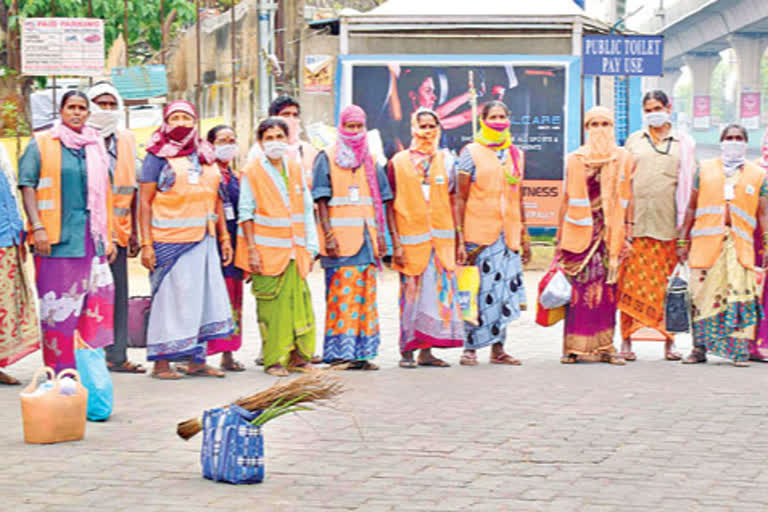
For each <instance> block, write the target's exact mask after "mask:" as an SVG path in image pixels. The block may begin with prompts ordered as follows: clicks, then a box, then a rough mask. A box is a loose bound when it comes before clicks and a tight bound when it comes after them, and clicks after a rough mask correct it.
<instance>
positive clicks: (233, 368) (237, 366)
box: [219, 359, 245, 372]
mask: <svg viewBox="0 0 768 512" xmlns="http://www.w3.org/2000/svg"><path fill="white" fill-rule="evenodd" d="M219 368H221V370H222V371H225V372H244V371H245V365H243V363H241V362H240V361H235V360H234V359H233V360H232V362H231V363H229V364H223V365H221V366H220V367H219Z"/></svg>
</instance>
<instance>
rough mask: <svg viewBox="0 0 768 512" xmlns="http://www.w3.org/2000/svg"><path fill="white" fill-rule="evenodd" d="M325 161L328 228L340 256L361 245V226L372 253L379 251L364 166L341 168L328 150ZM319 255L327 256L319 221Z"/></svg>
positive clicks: (352, 253) (348, 254)
mask: <svg viewBox="0 0 768 512" xmlns="http://www.w3.org/2000/svg"><path fill="white" fill-rule="evenodd" d="M328 161H329V163H330V167H331V198H330V200H329V201H328V215H329V221H330V224H331V229H332V230H333V234H334V236H335V238H336V243H338V244H339V256H340V257H342V258H344V257H348V256H354V255H355V254H357V253H358V251H359V250H360V248H361V247H362V246H363V241H364V237H363V228H364V227H365V228H366V229H367V230H368V236H369V237H370V239H371V243H372V244H373V246H372V247H373V253H374V254H376V255H377V254H378V241H377V238H376V237H377V231H376V218H375V212H374V209H373V198H372V197H371V191H370V189H369V188H368V180H367V179H366V176H365V166H364V165H361V166H360V167H358V168H357V169H354V170H353V169H342V168H341V167H339V166H338V165H337V164H336V154H335V152H333V151H330V152H329V154H328ZM317 231H318V235H319V237H320V254H322V255H323V256H326V255H327V253H326V252H325V232H324V231H323V226H322V223H318V227H317Z"/></svg>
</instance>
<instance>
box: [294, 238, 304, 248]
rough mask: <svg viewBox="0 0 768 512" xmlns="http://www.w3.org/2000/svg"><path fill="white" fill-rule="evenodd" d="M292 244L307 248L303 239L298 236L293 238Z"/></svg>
mask: <svg viewBox="0 0 768 512" xmlns="http://www.w3.org/2000/svg"><path fill="white" fill-rule="evenodd" d="M293 243H294V244H296V245H298V246H299V247H306V246H307V243H306V242H305V241H304V239H303V238H301V237H300V236H296V235H294V236H293Z"/></svg>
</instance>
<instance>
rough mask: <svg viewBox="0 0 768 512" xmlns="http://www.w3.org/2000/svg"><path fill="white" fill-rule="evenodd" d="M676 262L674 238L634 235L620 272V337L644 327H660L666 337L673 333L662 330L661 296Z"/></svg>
mask: <svg viewBox="0 0 768 512" xmlns="http://www.w3.org/2000/svg"><path fill="white" fill-rule="evenodd" d="M676 262H677V254H676V252H675V241H674V240H657V239H655V238H650V237H641V238H636V239H635V240H634V242H633V243H632V252H631V253H630V255H629V257H628V258H627V259H626V260H625V261H624V263H623V265H622V266H621V273H620V275H619V284H618V287H619V306H618V307H619V311H621V337H622V339H625V340H626V339H629V338H630V336H632V335H633V334H634V333H635V332H637V331H639V330H640V329H642V328H643V327H651V328H653V329H655V330H657V331H659V332H660V333H661V334H662V335H663V336H664V337H665V338H666V339H667V340H669V341H672V340H673V339H674V336H673V335H672V334H670V333H668V332H667V331H666V330H665V323H664V296H665V294H666V292H667V278H668V277H669V276H670V275H671V274H672V272H673V271H674V269H675V264H676Z"/></svg>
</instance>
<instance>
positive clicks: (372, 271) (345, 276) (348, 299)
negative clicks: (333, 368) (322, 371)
mask: <svg viewBox="0 0 768 512" xmlns="http://www.w3.org/2000/svg"><path fill="white" fill-rule="evenodd" d="M325 306H326V312H325V343H324V346H323V361H324V362H326V363H332V362H334V361H366V360H370V359H373V358H375V357H376V356H377V355H378V352H379V342H380V335H379V312H378V309H377V307H376V266H375V265H374V264H369V265H355V266H347V267H335V268H326V269H325Z"/></svg>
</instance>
